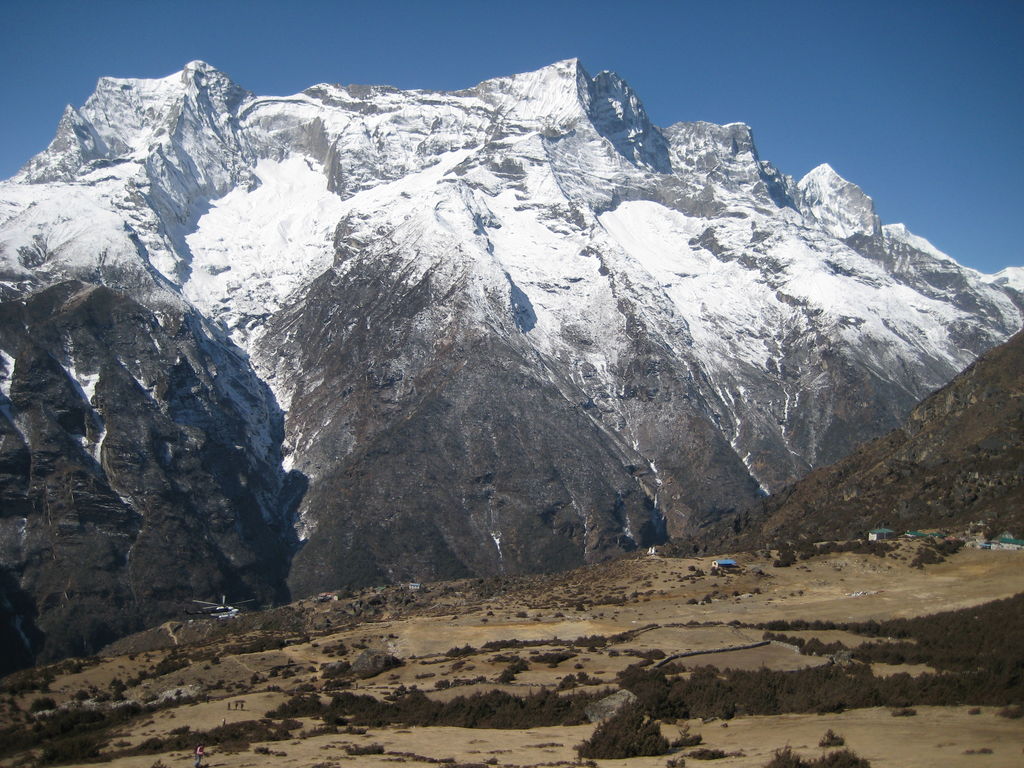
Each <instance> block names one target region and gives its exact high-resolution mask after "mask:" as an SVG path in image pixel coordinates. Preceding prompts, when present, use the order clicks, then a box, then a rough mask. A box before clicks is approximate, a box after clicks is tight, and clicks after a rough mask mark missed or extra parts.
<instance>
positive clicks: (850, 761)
mask: <svg viewBox="0 0 1024 768" xmlns="http://www.w3.org/2000/svg"><path fill="white" fill-rule="evenodd" d="M764 768H871V763H869V762H868V761H867V760H865V759H864V758H862V757H858V756H857V755H855V754H854V753H853V752H851V751H850V750H848V749H842V750H840V751H838V752H829V753H828V754H827V755H824V756H823V757H819V758H818V759H817V760H804V759H803V758H802V757H800V756H799V755H797V754H796V753H794V752H793V750H791V749H790V748H789V747H786V748H785V749H780V750H777V751H776V752H775V756H774V757H772V759H771V761H769V762H768V763H766V764H765V766H764Z"/></svg>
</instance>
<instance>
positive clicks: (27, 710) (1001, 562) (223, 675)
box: [0, 542, 1024, 768]
mask: <svg viewBox="0 0 1024 768" xmlns="http://www.w3.org/2000/svg"><path fill="white" fill-rule="evenodd" d="M921 546H924V545H922V544H920V543H916V542H903V543H900V544H899V545H898V546H897V548H896V549H895V550H894V551H893V552H890V553H889V554H888V555H886V556H881V557H880V556H877V555H868V554H854V553H851V552H843V553H838V554H829V555H819V556H815V557H812V558H810V559H807V560H802V561H798V562H797V563H796V564H795V565H793V566H791V567H787V568H776V567H773V566H772V561H771V559H769V558H767V557H762V556H757V555H738V556H737V560H738V561H739V562H740V564H741V565H742V569H741V571H740V572H739V573H736V574H729V575H722V574H719V575H713V574H712V573H711V558H710V557H700V558H676V557H662V556H637V557H633V558H630V559H624V560H619V561H616V562H612V563H606V564H602V565H595V566H589V567H586V568H583V569H580V570H576V571H573V572H570V573H565V574H558V575H550V576H535V577H522V578H515V579H503V580H494V579H492V580H466V581H461V582H449V583H442V584H428V585H424V587H423V589H421V590H419V591H415V592H414V591H410V590H408V589H407V588H403V587H390V588H387V589H384V590H366V591H363V592H361V593H359V594H356V595H348V596H344V597H341V598H340V599H337V600H330V601H326V602H318V601H314V600H307V601H303V602H300V603H295V604H292V605H290V606H286V607H283V608H277V609H273V610H269V611H263V612H253V613H250V614H245V615H243V616H240V617H239V618H236V619H232V620H227V621H218V620H215V619H207V618H198V619H197V618H193V619H192V620H191V621H189V620H187V618H186V617H184V616H183V620H182V621H180V622H171V623H168V624H165V625H163V626H162V627H160V628H158V629H155V630H151V631H149V632H147V633H143V634H141V635H137V636H134V637H132V638H127V639H125V640H123V641H119V642H118V643H117V644H115V646H112V647H111V648H110V649H108V652H107V653H105V654H104V655H102V656H100V657H94V658H90V659H84V660H72V661H65V662H62V663H61V664H58V665H55V666H53V667H50V668H46V669H35V670H27V671H23V672H20V673H16V674H15V675H11V676H9V677H8V678H7V679H5V680H4V681H3V684H4V689H5V690H4V691H3V692H2V693H0V719H2V722H0V727H5V728H10V729H11V730H8V731H6V733H7V734H8V739H12V738H14V737H13V736H12V734H19V733H29V732H31V731H32V729H33V728H34V727H37V726H38V724H40V723H47V722H49V723H54V722H56V720H55V718H57V717H59V715H56V714H55V713H54V712H53V710H52V709H51V705H52V706H56V707H57V708H59V709H61V710H64V711H75V710H81V711H86V712H101V713H107V714H108V715H109V713H110V712H111V711H116V710H111V709H110V707H111V706H112V705H114V704H116V703H117V702H118V701H135V702H139V703H140V704H146V703H147V702H150V703H154V705H153V706H150V707H148V708H146V709H144V710H143V711H140V712H135V713H132V714H129V711H128V710H127V709H126V710H124V712H125V715H124V717H123V718H122V719H121V720H120V721H117V722H114V721H112V720H110V721H109V722H104V723H103V724H102V728H98V729H97V730H95V731H89V733H90V734H94V735H93V736H89V735H88V734H87V736H86V737H76V738H87V739H88V738H92V739H93V741H92V742H90V745H91V746H90V745H86V746H82V745H81V744H79V745H77V746H76V745H75V744H73V743H72V744H71V746H68V747H65V748H63V749H62V750H56V749H54V748H53V747H54V745H55V744H64V743H65V742H68V741H69V738H70V737H66V736H65V735H59V734H58V735H54V736H53V737H52V738H47V739H46V740H45V741H44V742H42V743H35V744H27V745H26V747H25V748H24V749H17V748H13V747H11V746H10V741H9V744H8V746H7V747H5V748H3V749H2V750H0V765H2V766H4V768H14V767H15V766H22V765H24V766H34V765H40V764H68V765H87V764H90V765H91V764H96V763H97V762H99V763H104V764H110V765H113V766H116V767H117V768H151V767H152V766H160V765H162V766H166V767H168V768H169V767H171V766H176V765H185V764H186V763H185V761H186V760H191V750H192V748H193V747H194V746H195V741H197V740H199V738H198V737H196V736H195V732H197V731H206V732H209V731H211V729H217V728H218V727H220V728H221V730H220V731H219V732H218V733H219V734H220V735H219V736H214V737H213V738H207V737H203V740H205V741H206V744H207V753H208V756H207V759H206V762H205V765H208V766H212V767H213V768H261V767H262V766H269V765H273V766H275V768H299V767H300V766H302V767H305V766H315V767H317V768H343V767H344V766H391V765H396V764H401V765H406V766H410V768H412V767H413V766H422V765H434V764H448V765H456V766H458V765H464V766H470V765H471V766H481V765H498V766H569V765H578V764H580V760H579V758H578V757H577V754H576V751H575V746H576V745H577V744H579V743H581V742H583V741H584V740H585V739H587V738H588V737H589V736H590V735H591V733H592V732H593V731H594V729H595V727H596V726H595V725H593V724H589V723H585V724H575V725H548V726H542V727H528V728H519V729H504V728H503V729H497V728H479V727H476V728H466V727H451V726H449V725H426V726H423V725H409V724H403V723H391V724H384V725H366V724H362V723H360V722H359V721H358V720H357V719H353V718H346V720H345V721H344V722H337V723H335V724H334V725H333V726H332V725H331V724H329V723H325V720H324V719H321V717H319V716H294V718H293V722H288V720H287V719H284V718H282V717H279V718H277V719H275V720H272V721H263V722H262V724H261V723H260V722H259V721H260V719H261V718H265V717H266V716H267V713H268V712H271V711H272V710H274V709H275V708H276V707H279V706H281V705H282V704H285V703H286V702H289V701H291V700H293V697H294V696H295V695H296V694H305V695H306V696H307V698H312V697H318V698H319V700H320V702H322V703H323V704H325V705H326V704H327V703H328V702H329V701H330V699H331V696H332V695H334V694H336V693H340V692H349V693H354V694H366V695H370V696H373V697H375V698H376V699H379V700H381V701H394V700H395V699H397V698H399V697H401V695H402V694H403V693H406V692H408V691H409V690H410V689H412V688H414V687H415V688H417V689H419V690H421V691H423V692H425V693H426V694H427V696H428V697H429V698H431V699H434V700H438V701H451V700H452V699H454V698H456V697H458V696H469V695H471V694H473V693H476V692H480V691H491V690H502V691H506V692H508V693H511V694H513V695H516V696H526V695H528V694H530V693H532V692H537V691H540V690H542V689H548V690H559V691H560V693H561V695H562V696H569V695H571V694H580V693H586V694H592V695H594V697H595V698H596V697H598V694H599V693H601V692H607V693H611V692H613V691H614V690H616V689H617V688H618V683H619V678H618V676H619V674H620V673H622V672H623V671H624V670H625V669H626V668H627V667H629V666H630V665H633V664H637V663H643V664H645V665H647V668H648V669H651V668H654V667H655V666H656V665H658V664H659V663H667V662H669V661H670V659H669V657H673V656H676V655H677V654H692V655H685V656H682V657H680V658H677V659H676V660H675V661H674V662H672V664H674V665H678V666H668V667H666V669H669V670H671V671H672V676H674V677H677V678H686V677H687V676H688V675H690V674H691V672H690V670H692V669H693V668H694V667H697V666H704V665H714V666H716V667H718V668H720V669H726V668H733V669H744V670H763V669H768V670H781V671H789V670H799V669H805V668H809V667H817V666H824V665H828V664H832V663H833V661H832V659H830V657H829V656H828V655H817V656H816V655H802V654H801V653H799V651H798V650H797V649H796V648H795V647H794V646H793V645H788V644H785V643H779V642H772V643H769V644H767V645H757V646H756V647H753V648H750V647H747V648H743V646H751V645H754V644H758V643H761V642H763V634H764V632H763V629H761V628H756V627H753V626H750V625H755V624H760V623H766V622H770V621H776V620H780V619H781V620H807V621H813V620H822V621H833V622H836V623H847V622H864V621H869V620H875V621H884V620H887V619H892V618H899V617H916V616H924V615H928V614H933V613H936V612H939V611H948V610H953V609H961V608H969V607H974V606H978V605H980V604H983V603H987V602H990V601H992V600H996V599H1001V598H1007V597H1011V596H1013V595H1016V594H1019V593H1022V592H1024V552H1008V551H1006V552H1003V551H992V552H989V551H979V550H962V551H960V552H958V553H956V554H955V555H951V556H950V557H949V558H947V559H946V560H945V561H944V562H941V563H938V564H933V565H928V566H926V567H924V568H915V567H911V565H910V563H911V560H912V558H913V556H914V554H915V550H916V549H918V548H920V547H921ZM785 634H787V635H789V636H790V637H803V638H804V639H810V638H812V637H816V638H818V639H819V640H821V641H822V642H824V643H832V642H835V641H839V642H842V643H843V644H844V645H846V646H847V647H849V648H855V647H856V646H858V645H860V644H862V643H865V642H867V641H868V640H869V638H866V637H864V636H862V635H858V634H854V633H852V632H848V631H845V630H842V629H822V630H814V629H801V630H792V631H787V632H785ZM595 637H599V639H598V640H594V639H593V638H595ZM579 638H591V640H589V641H582V642H574V641H577V640H578V639H579ZM512 641H519V643H517V644H516V643H513V642H512ZM488 643H490V644H491V645H490V646H489V647H485V645H486V644H488ZM456 649H458V650H456ZM366 651H378V652H380V653H381V654H387V655H390V656H393V657H395V658H397V659H399V660H400V661H401V666H397V667H393V668H390V669H385V670H383V671H381V672H380V673H379V674H375V675H372V676H370V677H365V678H362V677H358V676H355V675H353V674H352V671H351V670H349V669H348V667H347V665H348V664H350V663H353V662H356V660H357V659H358V658H359V657H360V656H361V655H363V656H365V655H367V654H365V652H366ZM693 652H701V653H699V654H694V653H693ZM516 657H518V658H519V659H521V661H520V662H518V663H517V666H518V667H519V668H520V669H521V671H518V672H516V673H514V674H511V673H510V672H509V671H508V669H509V667H510V665H511V664H512V661H513V660H514V659H515V658H516ZM872 668H873V671H874V673H875V675H878V676H881V675H891V674H895V673H899V672H907V673H909V674H911V675H920V674H922V673H927V672H930V671H932V670H931V669H930V668H929V667H928V666H927V665H922V664H904V665H895V664H874V665H873V667H872ZM570 676H571V677H570ZM566 678H569V679H568V680H567V679H566ZM47 698H49V699H52V702H48V701H46V699H47ZM104 699H106V701H104ZM97 700H99V701H97ZM157 702H158V703H157ZM240 702H241V703H240ZM1016 703H1018V704H1020V703H1021V702H1016ZM736 705H737V707H738V709H737V712H736V713H735V716H733V717H730V718H728V719H721V718H709V719H708V721H702V720H701V719H697V718H692V719H688V720H687V719H678V718H662V719H661V723H660V725H661V730H662V733H663V735H664V736H665V737H667V738H668V739H669V740H670V741H671V740H673V739H675V738H676V737H677V736H678V735H679V733H680V732H681V729H685V728H686V727H689V729H690V732H691V733H699V734H700V735H701V737H702V740H703V743H702V744H701V745H700V748H704V749H717V750H721V751H722V752H725V753H726V755H727V756H726V757H722V758H720V759H717V760H712V761H707V763H705V761H704V760H700V759H698V758H697V757H696V756H695V749H694V748H677V749H674V750H672V752H671V753H669V754H665V755H661V756H657V757H636V758H630V759H627V760H597V761H595V764H597V765H601V766H619V765H621V766H628V767H629V768H640V767H645V768H646V767H653V766H658V767H659V768H661V767H662V766H666V765H669V764H671V763H670V761H673V760H675V761H677V762H676V764H677V765H681V764H682V762H683V761H685V764H686V765H689V766H693V765H704V764H709V765H718V766H723V767H725V766H728V767H731V768H741V767H742V768H754V767H759V766H763V765H765V764H766V763H768V762H769V761H770V760H771V759H772V755H773V752H774V751H775V750H776V749H778V748H781V747H784V746H787V745H788V746H790V747H792V748H793V749H794V751H796V752H798V753H799V754H801V755H802V756H804V757H805V758H808V759H810V758H817V757H819V756H821V755H824V754H826V753H828V752H830V751H831V750H829V749H827V748H823V747H819V746H818V743H819V740H820V739H821V738H822V736H823V735H824V734H825V732H826V731H827V730H828V729H832V730H833V731H835V732H836V733H838V734H841V735H842V736H843V737H844V739H845V742H846V747H847V748H849V749H851V750H853V751H854V752H855V753H857V755H859V756H860V757H862V758H865V759H867V760H869V761H870V763H871V765H872V766H891V767H892V768H897V767H899V768H916V767H918V766H919V767H920V768H925V767H926V766H928V767H930V766H961V765H962V766H985V768H1002V767H1004V766H1005V767H1007V768H1008V767H1009V766H1019V765H1022V764H1024V719H1019V718H1018V719H1014V718H1008V717H1005V716H999V714H998V713H999V711H1000V709H1001V708H1000V707H999V706H981V707H972V706H967V705H962V706H920V705H916V704H915V706H914V709H915V710H916V716H913V717H893V716H892V707H890V706H879V707H870V708H862V709H852V708H851V709H844V710H843V711H834V712H827V713H821V714H819V713H814V712H811V713H793V714H776V715H750V714H745V713H744V706H743V702H742V701H737V702H736ZM242 707H244V708H242ZM33 710H34V711H33ZM979 710H980V711H979ZM245 722H253V723H254V724H253V725H252V726H251V730H250V731H247V732H245V733H243V731H242V730H239V731H237V732H235V733H233V734H232V733H230V732H229V731H230V729H228V728H226V726H230V725H232V724H239V723H245ZM282 723H283V725H282ZM273 727H277V728H278V730H277V731H276V736H274V740H268V739H267V738H265V737H267V736H268V735H269V734H270V733H271V731H272V728H273ZM239 728H240V729H243V728H244V727H243V726H239ZM281 729H283V730H281ZM0 738H3V737H0ZM62 739H63V741H62ZM157 740H159V741H157ZM147 741H148V743H147ZM48 747H51V750H50V751H49V752H47V748H48ZM76 749H78V750H79V752H81V755H80V756H76V752H75V750H76ZM90 749H95V750H96V752H95V753H94V754H93V756H92V757H88V756H87V755H88V753H89V752H90ZM981 750H990V751H981ZM360 752H368V753H369V754H359V753H360ZM680 758H682V760H680Z"/></svg>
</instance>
